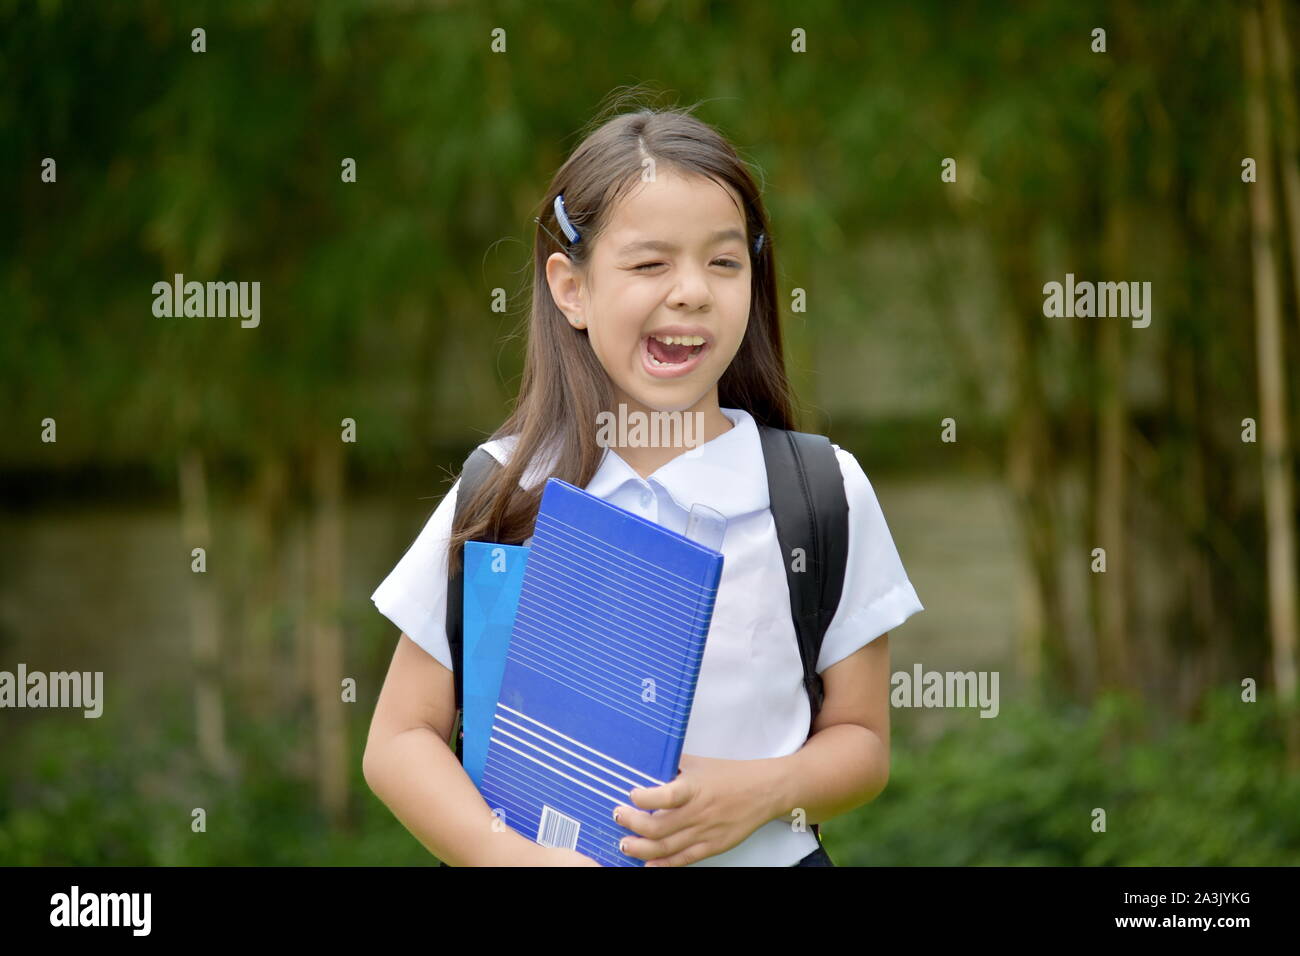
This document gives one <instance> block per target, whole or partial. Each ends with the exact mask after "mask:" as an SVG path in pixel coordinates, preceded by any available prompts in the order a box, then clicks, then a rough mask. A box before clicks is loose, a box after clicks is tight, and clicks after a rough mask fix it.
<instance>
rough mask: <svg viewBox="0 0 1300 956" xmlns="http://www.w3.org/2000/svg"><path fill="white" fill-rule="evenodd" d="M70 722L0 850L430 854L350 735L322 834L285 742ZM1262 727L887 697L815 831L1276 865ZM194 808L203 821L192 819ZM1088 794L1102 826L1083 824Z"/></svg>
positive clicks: (15, 771)
mask: <svg viewBox="0 0 1300 956" xmlns="http://www.w3.org/2000/svg"><path fill="white" fill-rule="evenodd" d="M109 719H110V718H109V716H108V713H106V714H105V717H104V718H101V720H105V721H107V720H109ZM80 720H81V718H80V717H75V718H74V717H72V716H71V715H68V716H67V719H61V720H43V721H41V722H40V723H36V724H34V725H33V726H32V727H31V728H30V730H29V732H28V733H25V734H24V735H23V736H22V738H21V742H20V743H19V749H18V752H16V753H14V754H11V755H10V760H9V766H10V767H11V770H12V773H11V775H10V776H7V777H6V778H5V779H4V780H3V781H0V863H6V864H19V865H33V864H37V865H114V866H119V865H168V866H170V865H217V866H225V865H247V864H248V863H249V862H251V861H256V862H257V863H258V864H259V865H282V866H291V865H358V866H368V865H386V864H401V865H436V862H437V861H436V860H435V859H434V858H433V857H431V856H430V855H429V854H428V853H427V852H425V851H424V849H423V848H422V847H421V846H420V845H419V843H418V842H417V841H416V840H415V838H414V837H412V836H411V835H410V834H409V833H407V832H406V830H405V829H404V828H403V827H402V826H401V824H400V823H398V822H397V820H396V819H395V818H394V817H393V816H392V814H391V813H390V812H389V811H388V809H387V808H386V807H384V806H383V804H382V803H380V802H379V800H378V799H377V798H375V796H374V795H373V794H372V793H371V792H370V791H369V789H368V788H367V787H366V786H365V783H364V781H363V780H362V779H361V774H360V765H361V754H360V751H359V750H357V749H356V748H355V747H354V750H355V751H356V752H355V753H354V754H353V757H354V759H353V760H352V762H351V766H352V767H353V768H354V774H355V780H354V781H353V783H354V785H355V786H354V791H353V792H354V794H355V796H354V798H353V805H352V808H351V813H350V816H349V822H348V826H347V827H346V828H344V829H341V830H331V829H330V828H329V826H327V824H326V822H325V820H324V819H323V818H322V817H321V816H319V815H318V814H316V813H314V812H313V811H312V810H311V807H312V806H313V791H312V786H311V782H310V781H309V780H300V779H297V778H296V777H295V776H294V775H293V774H291V773H286V772H285V768H286V767H287V766H289V765H291V764H292V762H293V760H294V756H295V755H294V751H295V749H296V748H299V747H301V746H302V744H301V742H300V741H301V739H302V738H300V737H296V736H294V735H293V734H289V733H283V732H258V731H257V730H256V729H251V730H248V731H247V733H245V735H244V737H243V739H240V740H237V741H236V743H237V745H238V749H239V750H240V752H241V753H242V754H243V755H244V760H245V763H244V770H243V776H242V779H236V780H233V781H226V782H223V781H221V780H219V779H216V778H213V777H210V776H208V775H206V774H205V773H203V772H202V770H201V769H200V768H198V767H196V766H193V765H192V764H191V762H190V758H189V757H188V756H187V753H188V750H187V748H186V746H184V744H185V742H186V741H185V733H186V729H185V724H186V721H184V720H183V719H180V717H179V716H178V715H177V714H176V713H175V712H174V711H173V712H172V715H171V717H170V718H169V720H167V721H166V722H164V723H163V724H162V726H161V727H159V728H157V729H155V730H154V731H153V732H148V733H140V732H138V731H136V730H134V729H132V730H130V732H126V731H127V730H128V729H127V728H114V727H111V726H104V727H101V728H98V729H99V730H100V731H101V732H97V733H93V734H91V733H87V732H86V730H85V728H84V727H82V726H80V725H79V721H80ZM1275 720H1276V714H1274V713H1273V712H1272V711H1271V709H1270V707H1269V705H1267V704H1263V703H1259V704H1243V703H1241V702H1239V701H1238V700H1237V699H1236V697H1235V696H1234V694H1233V693H1231V692H1216V693H1213V694H1210V695H1208V696H1207V697H1206V698H1205V701H1204V707H1203V712H1202V714H1201V716H1200V717H1199V719H1197V720H1196V721H1194V722H1191V723H1188V724H1186V725H1178V724H1174V725H1171V726H1168V727H1165V728H1163V729H1155V724H1156V723H1158V722H1159V721H1160V718H1159V716H1158V714H1157V712H1156V711H1155V709H1150V710H1148V709H1146V708H1145V706H1144V705H1141V704H1136V703H1132V702H1125V701H1124V700H1122V699H1120V698H1116V697H1106V698H1103V699H1101V700H1100V701H1098V703H1097V705H1096V706H1095V707H1093V708H1092V709H1091V710H1073V711H1063V710H1056V711H1041V710H1034V709H1027V708H1021V707H1015V706H1012V707H1008V706H1006V705H1004V706H1003V709H1002V712H1001V713H1000V714H999V716H998V717H997V718H994V719H990V720H986V719H982V718H979V717H978V716H976V715H975V713H974V712H973V711H972V712H971V713H970V714H969V715H968V716H965V715H963V717H962V718H961V719H959V720H956V721H954V724H953V726H952V727H951V728H950V729H948V730H947V731H945V732H944V733H943V734H942V735H941V736H940V737H938V738H937V739H936V740H933V741H931V742H928V743H922V742H920V741H919V740H917V739H916V735H915V734H913V733H911V732H910V731H909V728H908V726H907V722H906V721H905V720H903V719H900V712H899V711H897V710H896V711H895V712H894V724H895V732H894V740H893V746H892V750H893V758H892V759H893V766H892V773H891V776H890V780H889V785H888V786H887V787H886V788H885V791H884V793H882V794H881V795H880V797H879V798H877V799H876V800H875V801H873V802H872V803H870V804H868V805H866V806H864V807H861V808H859V809H857V810H855V811H853V812H852V813H849V814H846V815H844V816H842V817H838V818H836V819H834V820H832V821H830V822H829V823H827V824H826V825H825V826H824V827H823V829H822V833H823V838H824V839H825V841H826V846H827V848H828V850H829V851H830V853H831V856H832V858H833V859H834V860H835V862H836V863H837V864H838V865H840V866H920V865H925V866H965V865H988V866H994V865H998V866H1018V865H1047V866H1051V865H1100V866H1193V865H1208V866H1228V865H1231V866H1292V865H1295V863H1296V861H1297V860H1300V816H1297V814H1296V812H1295V808H1296V807H1297V806H1300V780H1298V779H1297V778H1295V777H1294V776H1292V777H1290V778H1288V777H1287V776H1286V775H1285V774H1283V773H1281V772H1280V771H1279V770H1278V769H1276V768H1278V767H1280V765H1281V750H1280V744H1279V742H1278V733H1277V729H1276V727H1277V725H1276V723H1275ZM303 731H304V736H305V735H306V734H307V732H308V730H307V728H306V726H305V725H304V728H303ZM362 739H364V735H363V734H353V735H352V740H354V741H358V740H362ZM196 806H201V807H203V808H204V809H205V810H206V811H207V832H205V833H193V832H191V830H190V820H191V816H190V814H191V810H192V809H193V808H194V807H196ZM1096 807H1100V808H1102V809H1104V810H1105V811H1106V831H1107V832H1105V833H1095V832H1093V830H1092V821H1093V816H1092V813H1093V809H1094V808H1096Z"/></svg>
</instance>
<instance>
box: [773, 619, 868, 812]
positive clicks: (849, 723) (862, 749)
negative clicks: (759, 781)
mask: <svg viewBox="0 0 1300 956" xmlns="http://www.w3.org/2000/svg"><path fill="white" fill-rule="evenodd" d="M822 682H823V689H824V692H825V696H824V698H823V701H822V707H821V710H820V711H819V712H818V714H817V719H816V720H815V721H814V722H813V726H812V735H811V736H810V737H809V738H808V741H807V742H806V743H805V744H804V745H803V746H802V747H801V748H800V749H798V750H796V751H795V752H794V753H792V754H789V755H788V756H785V757H777V758H774V759H773V760H772V761H771V762H770V769H771V771H772V773H771V777H772V792H773V793H774V794H775V812H774V819H778V820H787V821H793V820H794V819H795V813H794V811H795V810H799V809H801V810H802V811H803V813H804V816H803V821H804V823H805V824H806V825H812V824H814V823H824V822H825V821H826V820H829V819H831V818H832V817H837V816H839V815H840V814H843V813H848V812H849V811H850V810H853V809H856V808H857V807H860V806H862V805H863V804H865V803H870V802H871V801H872V800H874V799H876V797H878V796H879V795H880V793H881V791H883V790H884V789H885V784H886V783H888V782H889V635H888V634H882V635H880V637H878V638H876V639H875V640H873V641H872V642H871V643H869V644H866V645H864V646H863V647H861V648H859V649H858V650H857V651H855V652H854V653H852V654H850V655H849V656H848V657H846V658H844V659H843V660H842V661H839V662H838V663H836V664H834V665H833V666H831V667H828V668H826V670H824V671H822Z"/></svg>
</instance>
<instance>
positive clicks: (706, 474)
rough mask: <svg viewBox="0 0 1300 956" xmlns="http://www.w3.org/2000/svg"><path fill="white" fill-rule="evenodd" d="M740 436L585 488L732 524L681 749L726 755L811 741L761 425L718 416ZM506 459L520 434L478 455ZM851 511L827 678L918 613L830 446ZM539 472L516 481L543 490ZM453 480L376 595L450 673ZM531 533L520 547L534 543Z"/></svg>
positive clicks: (772, 848) (777, 856) (616, 467)
mask: <svg viewBox="0 0 1300 956" xmlns="http://www.w3.org/2000/svg"><path fill="white" fill-rule="evenodd" d="M722 413H723V414H724V415H725V416H726V417H727V418H728V419H729V420H730V421H731V422H732V424H733V426H734V427H732V428H730V429H728V430H727V431H725V432H723V433H722V434H721V435H719V436H717V437H716V438H714V439H712V440H711V441H708V442H705V443H703V444H702V445H699V446H697V447H695V448H692V449H690V450H688V451H685V452H683V453H682V454H680V455H678V456H677V457H676V458H673V459H672V460H671V461H669V462H667V463H666V464H664V465H662V466H661V467H660V468H659V469H658V470H657V471H655V472H654V473H653V474H652V475H651V476H650V477H649V478H642V477H641V476H640V475H639V474H637V473H636V472H635V471H634V470H633V469H632V467H631V466H630V465H629V464H628V463H627V462H626V461H624V460H623V458H622V457H621V456H620V455H619V454H618V453H617V452H616V451H615V450H614V449H612V448H609V449H606V454H605V457H604V459H603V460H602V462H601V465H600V467H599V468H598V470H597V471H596V474H595V476H594V477H593V478H592V480H591V482H590V483H589V484H588V485H587V489H586V490H587V491H589V492H590V493H591V494H594V495H596V496H597V497H599V498H603V499H604V500H605V501H608V502H610V503H611V504H615V505H618V506H619V507H620V508H625V509H626V510H628V511H631V512H634V513H635V514H638V515H641V516H642V517H645V518H648V519H649V520H651V521H654V522H657V523H658V524H661V525H663V526H664V527H666V528H668V529H670V530H672V531H676V532H679V533H685V530H686V521H687V518H688V517H689V514H690V510H691V506H692V505H693V504H696V503H702V504H705V505H708V506H709V507H710V508H713V509H714V510H715V511H718V512H720V513H721V514H722V515H723V517H725V518H726V519H727V529H726V537H725V538H724V539H723V544H722V554H723V565H722V580H721V582H720V583H719V586H718V595H717V598H716V601H715V604H714V610H713V619H712V622H711V624H710V627H709V633H708V637H707V638H706V641H705V646H704V658H703V662H702V663H701V666H700V676H699V682H698V684H697V685H696V689H695V699H694V702H693V704H692V707H691V716H690V721H689V722H688V723H687V727H686V739H685V742H684V743H683V746H682V750H683V752H684V753H689V754H696V755H698V756H702V757H719V758H725V759H731V760H757V759H763V758H767V757H783V756H786V755H787V754H792V753H794V752H795V751H797V750H798V749H799V748H800V747H802V746H803V744H804V742H805V741H806V740H807V739H808V726H809V721H810V719H811V708H810V704H809V701H808V693H807V691H806V690H805V689H804V686H803V665H802V663H801V661H800V658H799V645H798V641H797V639H796V636H795V629H794V622H793V620H792V619H791V616H790V591H789V587H788V585H787V582H786V575H785V568H784V565H783V563H782V556H781V549H780V547H779V545H778V543H777V537H776V526H775V523H774V521H773V519H772V512H771V510H770V509H769V503H770V502H769V498H768V491H767V472H766V469H765V466H764V459H763V448H762V444H761V440H760V438H759V434H758V426H757V424H756V423H755V421H754V419H753V416H751V415H750V414H749V413H748V412H746V411H744V410H743V409H735V408H724V409H722ZM480 447H482V448H484V449H485V450H486V451H487V452H488V453H489V454H491V455H492V457H494V458H495V459H496V460H497V461H499V462H501V463H502V464H504V463H505V462H506V461H507V460H508V458H509V454H510V451H511V449H512V448H513V447H514V436H510V437H508V438H506V439H502V440H495V441H490V442H487V443H485V444H484V445H482V446H480ZM834 448H835V454H836V457H837V458H838V460H839V463H840V471H841V472H842V473H843V476H844V492H845V496H846V497H847V499H848V505H849V548H848V563H847V566H846V568H845V574H844V590H843V592H842V594H841V597H840V604H839V608H838V609H837V611H836V613H835V616H834V618H833V619H832V620H831V624H830V627H829V629H828V630H827V631H826V636H825V638H824V640H823V643H822V648H821V653H820V655H819V656H818V659H817V671H818V673H821V672H822V671H824V670H826V669H827V668H828V667H830V666H831V665H833V664H836V663H838V662H839V661H841V660H843V659H844V658H845V657H847V656H849V655H850V654H852V653H853V652H854V651H856V650H858V649H859V648H861V647H862V646H864V645H865V644H868V643H870V642H871V641H873V640H875V639H876V638H877V637H879V636H880V635H881V634H884V633H886V632H888V631H890V630H893V629H894V628H896V627H898V625H900V624H902V623H903V622H904V621H906V620H907V619H908V618H909V617H911V616H912V615H913V614H915V613H916V612H917V611H921V610H924V608H923V607H922V606H921V602H920V601H919V600H918V599H917V596H916V591H915V590H913V588H912V584H911V582H910V581H909V580H908V578H907V573H906V572H905V571H904V570H903V565H902V562H901V561H900V560H899V557H898V551H897V549H896V548H895V546H894V541H893V538H892V537H891V536H890V534H889V528H888V526H887V525H886V524H885V516H884V515H883V514H882V513H881V510H880V504H879V502H878V501H877V500H876V494H875V492H874V491H873V490H872V487H871V483H870V482H869V481H868V480H867V476H866V475H865V474H864V473H863V471H862V467H861V466H860V465H859V464H858V461H857V459H856V458H855V457H854V456H853V455H852V454H851V453H850V452H847V451H845V450H844V449H842V448H840V447H839V446H838V445H835V446H834ZM545 478H546V474H545V472H544V471H543V470H542V469H541V468H539V467H537V466H536V464H534V466H533V467H531V468H530V469H528V470H527V471H526V473H525V474H524V476H523V478H522V479H521V481H520V485H521V487H524V488H530V487H533V486H534V485H535V484H537V483H539V482H541V481H544V480H545ZM459 484H460V483H459V481H457V482H456V483H455V484H453V485H452V487H451V490H450V491H448V492H447V494H446V496H445V497H444V498H443V499H442V501H441V502H440V503H439V505H438V507H437V509H436V510H435V511H434V513H433V515H432V516H431V517H430V518H429V520H428V522H427V523H426V524H425V526H424V529H423V530H422V531H421V532H420V534H419V536H418V537H417V538H416V540H415V543H414V544H412V545H411V547H410V549H409V550H408V551H407V552H406V554H405V555H404V556H403V557H402V559H401V560H400V561H399V562H398V563H397V566H396V567H395V568H394V569H393V570H392V572H391V573H390V574H389V575H388V577H387V578H385V579H384V581H383V583H382V584H380V585H379V587H378V589H377V590H376V591H375V593H374V594H373V595H372V596H371V600H372V601H374V603H375V606H376V607H377V608H378V609H379V611H380V612H381V613H382V614H383V615H384V616H385V617H387V618H388V619H389V620H390V621H392V622H393V623H394V624H395V625H397V626H398V627H399V628H400V629H401V630H402V631H404V632H405V633H406V634H407V636H408V637H410V638H411V640H412V641H414V642H415V643H416V644H418V645H420V647H422V648H424V650H426V651H428V652H429V653H430V654H431V655H433V657H434V658H435V659H436V660H437V661H438V662H439V663H441V664H442V665H443V666H444V667H446V668H447V669H448V670H450V669H451V666H452V665H451V649H450V645H449V643H448V641H447V629H446V623H447V622H446V617H447V611H446V608H447V603H446V602H447V586H446V582H447V541H448V539H449V538H450V535H451V523H452V518H453V515H454V509H455V506H456V503H455V497H456V491H457V488H458V487H459ZM531 542H532V539H531V538H529V539H528V540H527V541H525V542H524V544H530V543H531ZM817 846H818V844H817V838H816V836H814V835H813V833H812V831H811V830H803V831H796V830H794V829H793V828H792V826H791V824H790V823H788V822H785V821H783V820H779V819H778V820H770V821H768V822H767V823H766V824H764V825H763V826H761V827H759V828H758V829H757V830H755V831H754V832H753V833H752V834H750V835H749V837H748V838H747V839H745V840H744V841H743V842H742V843H740V844H738V845H736V846H734V847H732V848H731V849H730V850H727V851H726V852H725V853H720V854H718V855H716V856H712V857H708V858H706V859H704V860H700V861H699V862H698V863H695V864H692V865H693V866H793V865H794V864H795V863H797V862H798V861H799V860H801V859H802V858H803V857H805V856H807V855H808V854H809V853H811V852H812V851H813V850H815V849H817Z"/></svg>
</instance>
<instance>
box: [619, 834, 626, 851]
mask: <svg viewBox="0 0 1300 956" xmlns="http://www.w3.org/2000/svg"><path fill="white" fill-rule="evenodd" d="M625 843H627V837H623V839H621V840H619V841H618V852H619V853H622V854H624V855H626V854H627V850H625V849H624V848H623V844H625Z"/></svg>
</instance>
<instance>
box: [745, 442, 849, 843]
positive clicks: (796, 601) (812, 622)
mask: <svg viewBox="0 0 1300 956" xmlns="http://www.w3.org/2000/svg"><path fill="white" fill-rule="evenodd" d="M758 432H759V435H760V437H761V438H762V442H763V458H764V462H765V464H766V466H767V488H768V497H769V498H770V499H771V504H770V507H771V509H772V520H773V522H774V523H775V524H776V538H777V541H778V543H779V544H780V547H781V563H782V565H784V567H785V577H786V583H787V584H788V585H789V588H790V614H791V617H792V618H793V619H794V627H795V635H796V637H797V638H798V641H799V657H800V659H801V660H802V661H803V679H804V687H805V689H806V690H807V691H808V699H809V702H810V704H811V709H812V719H813V720H816V718H817V714H818V712H819V711H820V710H821V706H822V701H823V700H824V697H825V694H824V690H823V687H822V679H821V675H820V674H818V673H817V658H818V656H819V655H820V654H821V648H822V639H823V638H824V637H825V636H826V629H827V628H828V627H830V624H831V619H832V618H834V616H835V611H836V609H837V608H838V607H839V603H840V594H841V593H842V592H843V590H844V568H845V565H846V564H847V563H848V557H849V504H848V499H847V497H846V496H845V494H844V474H843V472H841V471H840V464H839V460H838V459H837V458H836V457H835V449H834V448H833V447H832V446H831V443H830V439H828V438H826V437H825V436H824V435H813V434H809V433H807V432H796V431H786V430H785V429H781V428H771V427H769V426H767V425H759V427H758ZM796 548H800V549H802V551H803V557H804V564H803V566H802V568H796V567H795V564H796V562H795V560H794V557H795V556H794V551H795V549H796ZM810 729H811V727H810ZM812 829H813V833H814V834H816V836H817V839H818V840H819V841H820V840H821V831H820V829H819V828H818V826H817V824H813V828H812Z"/></svg>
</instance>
